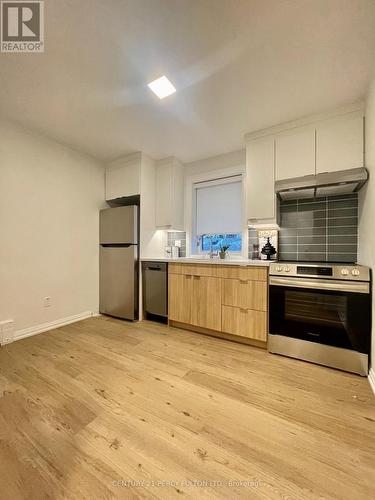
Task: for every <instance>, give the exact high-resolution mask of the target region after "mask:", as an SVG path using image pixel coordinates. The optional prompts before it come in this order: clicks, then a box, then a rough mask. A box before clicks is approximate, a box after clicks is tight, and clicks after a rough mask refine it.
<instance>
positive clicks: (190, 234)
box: [185, 165, 248, 259]
mask: <svg viewBox="0 0 375 500" xmlns="http://www.w3.org/2000/svg"><path fill="white" fill-rule="evenodd" d="M236 176H238V177H239V180H240V181H241V184H242V204H241V205H242V222H241V226H242V231H241V236H242V245H241V246H242V249H241V252H231V257H232V259H236V258H237V259H247V258H248V227H247V219H246V198H245V196H246V190H245V165H238V166H234V167H228V168H225V169H220V170H211V171H208V172H204V173H202V174H195V175H191V176H188V177H187V178H186V184H185V188H186V189H185V214H186V224H185V225H186V256H187V257H199V256H200V255H206V254H207V252H206V251H202V250H201V249H199V251H197V250H198V249H197V248H196V247H195V245H194V240H195V224H196V213H195V209H196V206H195V205H196V204H195V192H194V191H195V186H194V185H195V184H197V183H204V182H207V183H211V182H214V181H220V180H222V179H227V178H228V179H229V178H233V177H236ZM229 182H231V181H229ZM232 182H233V180H232ZM220 183H221V182H220Z"/></svg>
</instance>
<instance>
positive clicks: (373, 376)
mask: <svg viewBox="0 0 375 500" xmlns="http://www.w3.org/2000/svg"><path fill="white" fill-rule="evenodd" d="M368 381H369V383H370V386H371V389H372V392H373V393H374V394H375V371H374V370H373V369H372V368H370V371H369V374H368Z"/></svg>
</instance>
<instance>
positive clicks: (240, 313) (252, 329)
mask: <svg viewBox="0 0 375 500" xmlns="http://www.w3.org/2000/svg"><path fill="white" fill-rule="evenodd" d="M221 311H222V331H223V332H226V333H231V334H232V335H239V336H240V337H247V338H249V339H255V340H261V341H262V342H266V341H267V313H266V312H264V311H253V310H252V309H241V308H240V307H230V306H222V308H221Z"/></svg>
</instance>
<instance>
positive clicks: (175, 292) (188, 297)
mask: <svg viewBox="0 0 375 500" xmlns="http://www.w3.org/2000/svg"><path fill="white" fill-rule="evenodd" d="M168 284H169V286H168V296H169V300H168V317H169V319H170V320H172V321H179V322H180V323H188V324H191V305H192V302H191V301H192V297H193V277H192V276H187V275H184V274H169V275H168Z"/></svg>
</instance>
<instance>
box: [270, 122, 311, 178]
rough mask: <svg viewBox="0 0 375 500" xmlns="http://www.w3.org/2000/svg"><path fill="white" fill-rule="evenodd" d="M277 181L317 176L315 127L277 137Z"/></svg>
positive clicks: (296, 130) (298, 128)
mask: <svg viewBox="0 0 375 500" xmlns="http://www.w3.org/2000/svg"><path fill="white" fill-rule="evenodd" d="M275 169H276V180H277V181H280V180H283V179H290V178H293V177H302V176H305V175H314V174H315V127H313V126H307V127H297V128H293V129H292V130H287V131H286V132H283V133H281V134H277V135H276V136H275Z"/></svg>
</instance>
